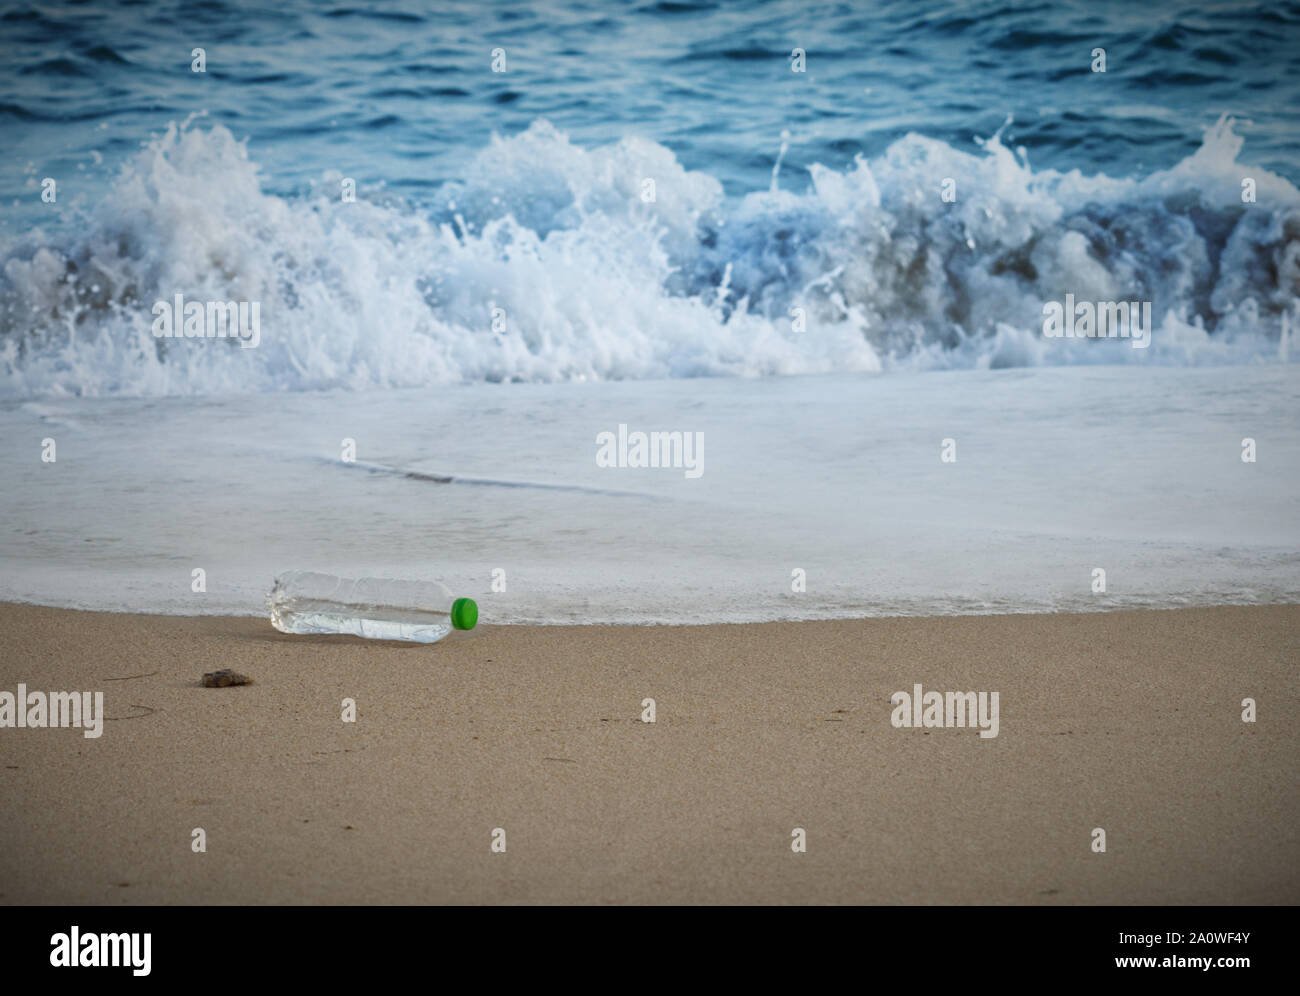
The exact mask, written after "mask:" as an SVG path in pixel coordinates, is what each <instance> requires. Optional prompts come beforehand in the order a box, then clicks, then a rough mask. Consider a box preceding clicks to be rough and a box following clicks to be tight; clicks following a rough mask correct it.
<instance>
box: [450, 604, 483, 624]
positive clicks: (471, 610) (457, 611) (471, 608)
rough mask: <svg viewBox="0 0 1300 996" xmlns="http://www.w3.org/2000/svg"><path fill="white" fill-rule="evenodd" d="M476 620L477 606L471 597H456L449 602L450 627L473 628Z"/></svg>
mask: <svg viewBox="0 0 1300 996" xmlns="http://www.w3.org/2000/svg"><path fill="white" fill-rule="evenodd" d="M476 622H478V606H477V605H475V604H474V599H472V598H458V599H456V601H454V602H452V603H451V628H452V629H473V628H474V624H475V623H476Z"/></svg>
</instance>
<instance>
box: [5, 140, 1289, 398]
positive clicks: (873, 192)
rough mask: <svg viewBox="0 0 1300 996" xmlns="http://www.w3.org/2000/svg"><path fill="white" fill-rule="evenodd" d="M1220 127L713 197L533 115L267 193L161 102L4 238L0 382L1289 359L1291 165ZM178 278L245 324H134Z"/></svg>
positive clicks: (427, 381)
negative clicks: (1077, 335) (1050, 161)
mask: <svg viewBox="0 0 1300 996" xmlns="http://www.w3.org/2000/svg"><path fill="white" fill-rule="evenodd" d="M1004 130H1005V129H1004ZM1241 147H1242V139H1241V138H1240V137H1239V136H1238V135H1236V134H1235V132H1234V131H1233V125H1232V121H1231V120H1230V119H1228V118H1224V119H1221V120H1220V121H1219V122H1218V124H1217V125H1215V126H1214V127H1213V128H1212V129H1210V130H1209V131H1208V132H1207V134H1206V136H1205V138H1204V141H1203V143H1202V145H1201V147H1200V148H1199V149H1198V150H1197V151H1196V152H1195V153H1194V154H1193V155H1191V156H1189V157H1188V158H1187V159H1185V160H1184V161H1182V162H1181V163H1179V164H1178V165H1177V166H1175V167H1174V168H1172V169H1169V170H1166V171H1163V172H1157V173H1154V174H1152V175H1149V176H1146V177H1142V178H1131V179H1123V178H1120V179H1114V178H1110V177H1106V176H1093V177H1089V176H1084V175H1082V174H1081V173H1080V172H1078V171H1072V172H1069V173H1060V172H1057V171H1052V170H1040V171H1035V170H1033V169H1032V168H1031V166H1030V164H1029V163H1028V161H1027V158H1026V155H1025V153H1024V151H1023V150H1018V149H1014V148H1011V147H1008V146H1007V145H1004V144H1003V139H1002V133H1001V132H999V133H998V134H997V135H994V136H992V137H990V138H988V139H986V140H984V141H982V142H981V143H980V144H979V147H978V148H977V149H976V150H975V151H973V152H964V151H960V150H958V149H955V148H953V147H951V146H949V145H947V144H945V143H944V142H941V141H937V140H933V139H929V138H925V137H922V136H919V135H915V134H912V135H908V136H906V137H904V138H902V139H899V140H898V141H896V142H894V143H893V144H892V145H890V146H889V147H888V148H886V149H885V150H884V152H883V153H882V154H881V155H879V156H878V157H874V158H865V157H859V158H858V159H857V161H856V163H855V164H854V166H853V167H852V168H851V169H848V170H846V171H844V172H837V171H835V170H832V169H828V168H825V167H822V166H813V167H812V168H811V170H810V171H809V173H810V175H809V176H808V177H806V178H804V177H797V178H794V179H793V180H792V178H791V177H790V176H789V175H788V174H787V175H781V174H779V172H777V173H774V175H773V179H772V185H771V187H770V189H767V190H763V191H757V192H754V193H751V194H749V195H747V196H745V197H743V198H727V197H725V196H724V194H723V189H722V185H721V183H720V182H718V180H717V179H715V178H714V177H713V176H710V175H709V174H707V173H704V172H693V171H689V170H686V169H684V168H683V167H682V165H681V164H680V163H679V162H678V161H677V159H676V158H675V157H674V155H673V153H672V152H670V151H669V150H668V149H667V148H665V147H664V146H662V145H659V144H657V143H655V142H652V141H648V140H645V139H640V138H631V137H629V138H624V139H623V140H621V141H619V142H617V143H614V144H611V145H607V146H603V147H599V148H592V149H584V148H580V147H578V146H576V145H575V144H573V143H572V142H571V141H570V140H569V139H568V137H567V136H566V135H564V134H563V133H562V132H560V131H558V130H557V129H556V128H554V127H553V126H551V125H550V124H549V123H547V122H546V121H544V120H538V121H536V122H534V123H533V125H532V126H531V127H530V128H528V129H527V130H526V131H524V132H522V133H520V134H518V135H515V136H513V137H509V138H496V139H494V140H493V141H492V142H491V143H490V144H489V145H488V146H487V147H486V148H484V149H482V150H481V151H480V152H479V153H478V155H477V157H476V158H475V160H474V162H473V164H472V167H471V168H470V169H468V170H467V171H466V177H467V178H466V179H465V180H463V181H461V182H457V183H449V184H446V185H444V186H442V187H441V188H438V190H437V192H436V194H435V195H434V197H433V198H432V202H431V203H428V204H421V205H415V204H412V203H407V202H399V201H397V200H395V199H388V198H384V197H383V196H382V195H381V196H373V197H368V196H367V195H366V194H365V192H361V193H360V194H359V197H358V200H357V201H356V202H354V203H343V202H342V200H341V198H340V189H341V188H340V181H341V179H342V177H340V176H338V175H327V176H325V177H323V178H322V179H321V180H320V182H319V183H318V184H317V185H316V186H315V188H314V189H312V190H309V191H305V192H303V193H301V194H299V195H296V196H276V195H274V194H271V193H268V192H266V191H265V190H264V184H263V182H262V177H261V176H260V175H259V170H258V167H257V164H256V163H255V162H253V161H252V160H250V158H249V156H248V153H247V149H246V147H245V146H244V145H243V144H242V143H240V142H238V141H236V140H235V139H234V137H233V136H232V135H231V133H230V132H229V131H227V130H226V129H225V128H224V127H220V126H217V127H213V128H210V129H204V128H202V127H196V126H190V125H188V124H187V125H184V126H175V125H173V126H171V127H170V128H168V130H167V131H166V132H165V133H164V134H162V135H160V136H158V137H157V138H156V139H154V140H153V141H152V142H150V143H149V144H148V145H147V146H146V147H144V148H143V149H142V150H141V151H140V153H139V154H138V155H137V156H136V157H135V158H134V159H133V160H131V161H130V162H129V163H128V164H127V165H126V167H125V168H124V169H123V170H122V171H121V173H120V175H118V176H117V177H116V178H115V179H113V180H112V181H111V183H110V184H109V186H108V188H107V191H106V194H105V196H104V197H103V198H102V199H101V200H100V201H98V202H97V203H96V204H95V205H94V206H93V207H90V208H88V209H86V210H85V211H83V212H82V214H81V215H80V216H79V217H78V219H77V222H76V224H75V225H65V226H64V227H62V228H61V229H59V230H58V231H56V232H46V231H43V230H39V229H38V230H35V231H33V232H30V233H27V234H26V235H25V236H23V237H22V238H19V239H16V240H12V241H10V243H9V244H6V245H4V246H3V247H0V396H2V397H7V398H27V397H37V396H43V395H69V394H72V395H167V394H182V395H183V394H223V393H245V392H250V391H256V392H261V391H276V390H309V389H319V388H358V389H359V388H374V387H387V386H393V387H410V386H420V385H436V384H446V383H456V382H464V381H557V380H580V379H601V380H606V379H621V378H670V377H693V376H763V375H774V374H799V373H816V372H824V371H832V370H833V371H846V370H848V371H872V372H888V371H890V370H897V369H926V368H945V367H990V366H991V367H1004V366H1032V365H1048V364H1065V363H1148V364H1149V363H1157V364H1172V365H1191V364H1201V363H1240V362H1261V361H1269V362H1276V361H1278V360H1279V359H1281V360H1286V359H1287V358H1288V342H1287V335H1286V333H1285V329H1286V327H1287V325H1288V324H1290V325H1292V326H1297V325H1300V322H1298V321H1296V319H1297V318H1300V311H1298V310H1297V297H1298V295H1300V192H1298V191H1297V190H1296V188H1295V187H1294V186H1292V185H1291V184H1290V183H1289V182H1288V181H1287V180H1285V179H1284V178H1281V177H1279V176H1277V175H1275V174H1272V173H1269V172H1267V171H1265V170H1262V169H1257V168H1254V167H1249V166H1245V165H1242V164H1240V163H1239V162H1238V155H1239V153H1240V151H1241ZM946 180H951V181H953V183H952V185H950V186H949V189H950V190H953V191H955V198H956V199H955V200H952V201H945V200H944V199H943V198H942V197H941V190H942V189H943V188H944V184H945V181H946ZM1247 180H1249V181H1250V182H1251V183H1253V185H1254V189H1255V197H1256V200H1255V202H1254V203H1244V202H1243V195H1242V193H1243V181H1247ZM791 186H798V187H800V188H802V189H801V190H799V191H798V192H795V191H792V190H791V189H788V188H789V187H791ZM1067 293H1070V294H1073V295H1074V296H1075V298H1076V299H1079V300H1091V301H1127V300H1142V301H1150V302H1152V305H1153V308H1152V311H1153V314H1154V316H1155V330H1154V333H1153V337H1152V344H1151V347H1150V348H1149V349H1146V350H1134V349H1131V348H1130V343H1128V342H1127V341H1124V340H1061V339H1044V338H1043V337H1042V334H1041V327H1042V309H1043V304H1044V303H1045V302H1046V301H1051V300H1057V301H1059V300H1063V298H1064V296H1065V294H1067ZM177 294H183V295H184V297H185V298H186V299H187V300H191V301H193V300H199V301H208V300H211V301H227V300H237V301H238V300H243V301H259V302H261V340H260V344H259V346H258V348H256V349H241V348H239V346H238V343H237V342H235V341H233V340H212V339H207V340H204V339H194V340H188V339H158V338H155V337H154V335H153V334H152V331H151V323H152V320H153V316H152V311H151V309H152V307H153V304H154V302H155V301H159V300H164V301H171V300H172V299H173V298H174V296H175V295H177ZM1288 316H1289V318H1290V321H1289V323H1288V320H1287V319H1288Z"/></svg>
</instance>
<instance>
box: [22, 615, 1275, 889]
mask: <svg viewBox="0 0 1300 996" xmlns="http://www.w3.org/2000/svg"><path fill="white" fill-rule="evenodd" d="M1297 633H1300V606H1294V605H1290V606H1269V607H1257V608H1255V607H1252V608H1215V609H1188V610H1176V611H1167V612H1116V613H1105V614H1100V613H1099V614H1089V615H1020V616H982V617H965V618H931V619H886V620H856V621H846V622H835V623H798V624H763V625H730V626H699V627H679V628H678V627H674V628H664V627H582V628H574V627H537V628H533V627H492V626H484V627H481V628H480V629H478V630H476V631H474V632H472V633H468V634H465V633H457V634H453V635H452V637H450V638H449V639H447V640H445V641H443V642H442V643H440V644H437V645H434V646H432V647H425V646H417V645H404V644H392V643H373V642H371V643H367V642H364V641H361V640H357V639H353V638H349V637H343V638H325V637H319V638H317V637H290V636H284V635H282V634H279V633H277V632H275V631H274V630H273V629H272V628H271V626H270V624H269V623H267V622H264V621H260V620H253V619H226V618H174V617H173V618H168V617H150V616H127V615H109V614H100V613H82V612H71V611H66V610H55V609H45V608H35V607H29V606H12V605H10V606H0V690H6V691H9V692H14V691H16V688H17V683H18V682H24V683H25V684H26V685H27V686H28V689H29V690H43V691H55V690H58V691H65V690H66V691H71V690H92V691H94V690H102V691H103V692H104V693H105V712H106V713H107V716H108V717H110V718H109V720H108V721H107V722H106V723H105V724H104V735H103V736H102V737H101V738H100V739H98V740H89V739H85V738H84V737H83V736H82V734H81V732H80V731H78V730H68V729H63V730H32V729H0V800H3V805H0V903H6V904H13V903H76V904H82V903H84V904H117V903H1064V904H1091V903H1296V902H1300V820H1298V819H1297V817H1300V791H1298V790H1297V779H1296V760H1297V757H1298V756H1300V751H1297V746H1298V745H1300V737H1298V735H1297V729H1296V723H1297V719H1298V718H1300V711H1298V710H1297V704H1298V703H1297V689H1296V680H1295V663H1296V642H1297V641H1296V635H1297ZM222 667H230V668H234V669H235V670H237V671H241V672H243V673H245V674H248V675H250V676H251V677H252V678H253V679H254V681H255V684H252V685H248V686H244V687H233V688H203V687H201V686H200V685H199V679H200V676H201V675H202V674H203V672H205V671H212V670H215V669H217V668H222ZM917 682H920V683H921V684H922V685H923V686H924V687H925V688H926V689H927V690H930V689H935V690H940V691H946V690H951V691H957V690H962V691H965V690H975V691H981V690H986V691H997V692H999V693H1000V732H999V736H998V737H996V738H995V739H981V738H980V737H979V736H978V734H977V732H976V731H973V730H970V729H964V730H962V729H933V730H928V731H926V730H915V729H895V728H894V727H893V726H891V724H890V714H891V711H892V710H891V706H890V702H889V700H890V695H891V694H892V693H893V692H895V691H899V690H906V691H909V692H910V691H911V689H912V686H913V685H914V684H915V683H917ZM345 697H347V698H353V699H355V700H356V702H357V711H358V721H357V722H356V723H355V724H345V723H343V722H341V720H340V713H341V702H342V700H343V699H344V698H345ZM647 697H652V698H654V699H655V700H656V704H657V722H656V723H654V724H653V725H650V724H645V723H642V722H641V721H640V714H641V702H642V699H644V698H647ZM1247 697H1250V698H1254V699H1255V700H1256V701H1257V703H1258V721H1257V722H1256V723H1253V724H1249V723H1244V722H1243V721H1242V718H1241V712H1242V707H1241V702H1242V699H1243V698H1247ZM196 827H202V828H203V829H204V830H205V831H206V835H207V851H206V853H202V854H200V853H194V851H192V849H191V831H192V830H193V829H194V828H196ZM497 827H501V828H504V829H505V831H506V845H507V849H506V852H505V853H504V854H502V853H492V852H491V850H490V843H491V833H492V831H493V829H494V828H497ZM795 827H802V828H804V829H805V830H806V832H807V841H808V849H807V852H806V853H803V854H796V853H793V852H792V850H791V847H790V841H791V831H792V829H793V828H795ZM1094 827H1102V828H1104V829H1105V830H1106V833H1107V835H1108V836H1107V850H1106V853H1104V854H1098V853H1093V851H1092V849H1091V840H1092V838H1091V831H1092V829H1093V828H1094Z"/></svg>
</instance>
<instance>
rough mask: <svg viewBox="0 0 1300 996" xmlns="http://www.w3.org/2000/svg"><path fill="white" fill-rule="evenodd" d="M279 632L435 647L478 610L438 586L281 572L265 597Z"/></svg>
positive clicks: (474, 619) (469, 621) (469, 624)
mask: <svg viewBox="0 0 1300 996" xmlns="http://www.w3.org/2000/svg"><path fill="white" fill-rule="evenodd" d="M266 602H267V606H268V607H269V608H270V610H271V625H273V626H274V627H275V628H276V629H278V630H280V632H282V633H348V634H351V635H353V636H364V637H366V638H367V639H371V640H410V641H412V642H415V643H435V642H437V641H438V640H441V639H442V638H443V637H444V636H446V635H447V634H448V633H450V632H451V631H452V630H453V629H473V628H474V624H475V623H476V622H478V606H477V605H475V604H474V600H473V599H471V598H455V597H453V596H452V593H451V591H450V589H448V588H447V586H446V585H444V584H441V583H440V582H438V581H395V580H389V579H387V578H362V579H360V580H355V581H354V580H352V579H351V578H338V577H334V576H333V575H332V574H317V573H314V572H312V571H286V572H285V573H283V574H281V575H280V576H279V577H277V578H276V579H275V587H274V588H272V589H271V593H270V594H269V595H267V598H266Z"/></svg>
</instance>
